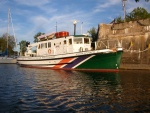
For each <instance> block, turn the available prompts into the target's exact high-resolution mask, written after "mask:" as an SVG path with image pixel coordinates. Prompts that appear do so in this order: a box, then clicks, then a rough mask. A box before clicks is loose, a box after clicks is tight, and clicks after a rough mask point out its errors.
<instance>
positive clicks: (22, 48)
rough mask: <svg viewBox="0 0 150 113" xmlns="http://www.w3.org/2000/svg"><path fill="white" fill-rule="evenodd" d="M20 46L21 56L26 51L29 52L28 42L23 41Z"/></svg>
mask: <svg viewBox="0 0 150 113" xmlns="http://www.w3.org/2000/svg"><path fill="white" fill-rule="evenodd" d="M19 45H20V54H21V55H24V53H25V51H26V50H27V49H26V41H25V40H22V41H21V42H19Z"/></svg>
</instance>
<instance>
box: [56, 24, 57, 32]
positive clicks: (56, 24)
mask: <svg viewBox="0 0 150 113" xmlns="http://www.w3.org/2000/svg"><path fill="white" fill-rule="evenodd" d="M56 32H57V22H56Z"/></svg>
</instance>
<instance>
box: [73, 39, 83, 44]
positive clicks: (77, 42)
mask: <svg viewBox="0 0 150 113" xmlns="http://www.w3.org/2000/svg"><path fill="white" fill-rule="evenodd" d="M74 43H75V44H82V38H75V39H74Z"/></svg>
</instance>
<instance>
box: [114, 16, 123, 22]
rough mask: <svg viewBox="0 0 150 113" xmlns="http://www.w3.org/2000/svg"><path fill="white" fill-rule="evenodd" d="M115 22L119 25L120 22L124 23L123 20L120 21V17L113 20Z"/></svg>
mask: <svg viewBox="0 0 150 113" xmlns="http://www.w3.org/2000/svg"><path fill="white" fill-rule="evenodd" d="M115 22H117V23H121V22H124V19H122V18H121V16H119V17H117V18H116V19H115Z"/></svg>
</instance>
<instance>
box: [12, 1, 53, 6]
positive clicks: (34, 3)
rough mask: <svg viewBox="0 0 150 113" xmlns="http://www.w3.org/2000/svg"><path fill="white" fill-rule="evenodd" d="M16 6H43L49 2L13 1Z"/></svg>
mask: <svg viewBox="0 0 150 113" xmlns="http://www.w3.org/2000/svg"><path fill="white" fill-rule="evenodd" d="M14 1H15V2H16V3H18V4H22V5H27V6H38V7H39V6H43V5H45V4H47V3H49V2H50V0H14Z"/></svg>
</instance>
